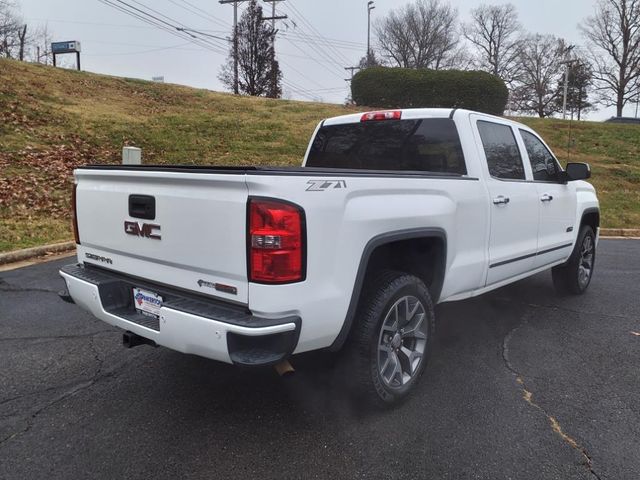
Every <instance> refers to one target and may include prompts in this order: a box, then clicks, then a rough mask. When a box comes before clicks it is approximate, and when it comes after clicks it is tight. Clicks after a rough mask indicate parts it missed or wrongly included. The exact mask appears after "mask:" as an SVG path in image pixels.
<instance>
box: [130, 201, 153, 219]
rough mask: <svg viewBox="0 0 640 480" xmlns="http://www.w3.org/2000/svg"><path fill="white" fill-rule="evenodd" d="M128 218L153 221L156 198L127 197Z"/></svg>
mask: <svg viewBox="0 0 640 480" xmlns="http://www.w3.org/2000/svg"><path fill="white" fill-rule="evenodd" d="M129 216H130V217H133V218H143V219H145V220H155V218H156V198H155V197H152V196H151V195H129Z"/></svg>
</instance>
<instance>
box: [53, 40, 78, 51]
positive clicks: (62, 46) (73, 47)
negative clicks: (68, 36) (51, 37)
mask: <svg viewBox="0 0 640 480" xmlns="http://www.w3.org/2000/svg"><path fill="white" fill-rule="evenodd" d="M75 52H80V42H78V41H76V40H71V41H68V42H53V43H52V44H51V53H75Z"/></svg>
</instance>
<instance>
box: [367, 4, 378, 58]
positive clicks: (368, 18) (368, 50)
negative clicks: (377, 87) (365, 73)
mask: <svg viewBox="0 0 640 480" xmlns="http://www.w3.org/2000/svg"><path fill="white" fill-rule="evenodd" d="M374 3H375V2H374V1H373V0H369V3H367V64H368V63H369V59H370V58H371V10H373V9H374V8H376V7H375V5H374Z"/></svg>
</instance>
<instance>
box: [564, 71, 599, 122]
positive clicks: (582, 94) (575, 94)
mask: <svg viewBox="0 0 640 480" xmlns="http://www.w3.org/2000/svg"><path fill="white" fill-rule="evenodd" d="M570 65H571V66H570V68H569V84H568V88H567V111H569V112H571V113H572V116H573V113H574V112H575V113H576V115H577V117H578V120H580V119H581V118H582V114H583V113H584V112H588V111H590V110H592V109H593V104H592V103H591V102H589V94H590V93H591V90H592V88H593V70H592V69H591V65H589V64H588V63H585V62H583V61H580V62H576V63H572V64H570ZM563 102H564V74H561V75H560V77H559V78H558V92H557V97H556V103H557V105H558V109H559V110H560V111H561V110H562V106H563Z"/></svg>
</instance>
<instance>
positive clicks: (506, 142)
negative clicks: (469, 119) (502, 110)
mask: <svg viewBox="0 0 640 480" xmlns="http://www.w3.org/2000/svg"><path fill="white" fill-rule="evenodd" d="M478 131H479V132H480V138H481V139H482V145H483V147H484V153H485V155H486V157H487V163H488V164H489V173H490V174H491V176H492V177H496V178H502V179H505V180H524V179H525V175H524V165H523V164H522V156H521V155H520V149H519V148H518V143H517V142H516V137H515V136H514V134H513V130H511V127H509V126H507V125H501V124H499V123H493V122H485V121H482V120H481V121H478Z"/></svg>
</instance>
